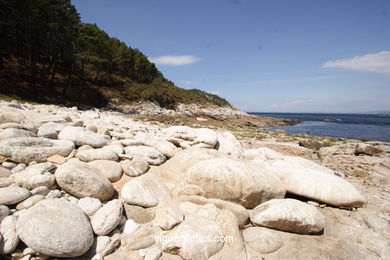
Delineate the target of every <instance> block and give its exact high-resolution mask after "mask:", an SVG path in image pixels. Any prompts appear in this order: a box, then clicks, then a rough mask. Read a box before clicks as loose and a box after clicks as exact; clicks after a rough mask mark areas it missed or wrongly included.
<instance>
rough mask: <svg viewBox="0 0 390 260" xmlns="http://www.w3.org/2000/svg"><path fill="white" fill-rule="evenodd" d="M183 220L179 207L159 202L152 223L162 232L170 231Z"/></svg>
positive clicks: (170, 203)
mask: <svg viewBox="0 0 390 260" xmlns="http://www.w3.org/2000/svg"><path fill="white" fill-rule="evenodd" d="M183 220H184V214H183V212H182V211H181V209H180V206H179V205H178V204H177V203H174V202H171V201H170V202H165V201H164V202H161V203H159V204H158V206H157V208H156V217H155V219H154V221H153V223H154V224H155V225H157V226H159V227H160V228H162V229H163V230H170V229H172V228H173V227H174V226H175V225H177V224H179V223H181V222H182V221H183Z"/></svg>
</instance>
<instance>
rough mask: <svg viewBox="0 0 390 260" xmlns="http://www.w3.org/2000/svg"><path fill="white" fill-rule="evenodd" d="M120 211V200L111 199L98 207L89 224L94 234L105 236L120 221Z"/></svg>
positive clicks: (121, 209)
mask: <svg viewBox="0 0 390 260" xmlns="http://www.w3.org/2000/svg"><path fill="white" fill-rule="evenodd" d="M122 211H123V208H122V203H121V202H120V200H111V201H109V202H107V204H105V205H104V206H103V207H101V208H100V209H98V211H96V213H95V214H94V215H93V216H92V218H91V225H92V228H93V231H94V232H95V234H97V235H99V236H105V235H107V234H108V233H110V232H111V231H112V230H114V229H115V228H116V226H118V224H119V222H120V221H121V217H122Z"/></svg>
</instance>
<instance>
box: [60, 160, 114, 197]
mask: <svg viewBox="0 0 390 260" xmlns="http://www.w3.org/2000/svg"><path fill="white" fill-rule="evenodd" d="M55 177H56V180H57V183H58V185H59V186H60V187H61V188H62V189H63V190H65V191H66V192H68V193H70V194H72V195H74V196H76V197H78V198H84V197H93V198H97V199H99V200H102V201H104V200H108V199H110V198H111V197H112V196H113V194H114V187H113V186H112V184H111V182H110V181H109V180H108V179H107V178H106V177H105V176H104V175H103V174H102V173H101V172H100V171H98V170H97V169H96V168H94V167H92V166H90V165H88V164H87V163H83V162H80V161H78V160H77V159H72V160H69V161H68V162H66V163H64V164H62V165H61V166H59V167H58V168H57V170H56V172H55Z"/></svg>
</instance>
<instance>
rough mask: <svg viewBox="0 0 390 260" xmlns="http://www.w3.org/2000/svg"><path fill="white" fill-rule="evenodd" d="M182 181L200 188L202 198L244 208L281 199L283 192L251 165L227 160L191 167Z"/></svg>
mask: <svg viewBox="0 0 390 260" xmlns="http://www.w3.org/2000/svg"><path fill="white" fill-rule="evenodd" d="M184 181H185V183H187V184H194V185H197V186H199V187H201V188H202V189H203V190H204V192H205V197H206V198H216V199H222V200H227V201H231V202H235V203H238V204H240V205H242V206H244V207H246V208H254V207H256V206H257V205H259V204H260V203H262V202H264V201H267V200H270V199H274V198H283V197H284V195H285V193H286V191H285V189H284V186H283V184H282V183H281V181H280V180H279V179H278V178H277V177H275V176H272V175H269V174H266V173H264V172H263V171H262V170H261V169H260V168H259V167H257V166H256V165H255V164H253V163H250V162H247V163H243V162H239V161H235V160H232V159H228V158H216V159H210V160H206V161H203V162H199V163H197V164H195V165H194V166H192V167H191V168H190V169H189V170H188V172H187V175H186V177H185V180H184Z"/></svg>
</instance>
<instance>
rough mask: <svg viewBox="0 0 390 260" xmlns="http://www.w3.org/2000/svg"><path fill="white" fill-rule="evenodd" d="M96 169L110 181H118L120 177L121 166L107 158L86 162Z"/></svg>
mask: <svg viewBox="0 0 390 260" xmlns="http://www.w3.org/2000/svg"><path fill="white" fill-rule="evenodd" d="M88 164H89V165H91V166H92V167H95V168H96V169H98V170H99V171H100V172H101V173H102V174H103V175H104V176H106V178H107V179H108V180H109V181H110V182H116V181H119V179H120V178H121V177H122V172H123V170H122V167H121V165H120V164H119V163H117V162H114V161H108V160H96V161H92V162H89V163H88Z"/></svg>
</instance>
